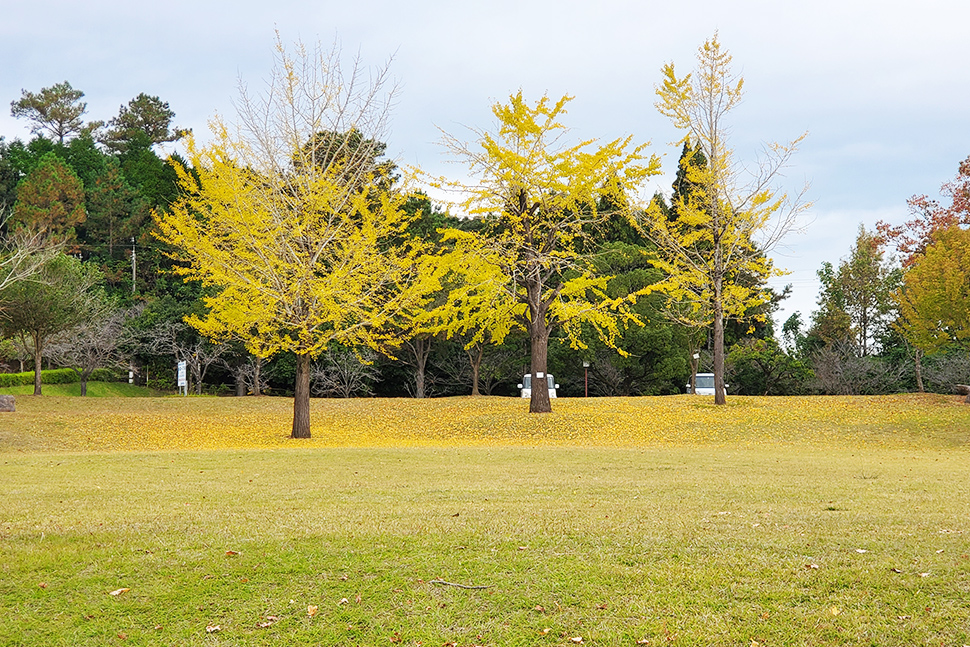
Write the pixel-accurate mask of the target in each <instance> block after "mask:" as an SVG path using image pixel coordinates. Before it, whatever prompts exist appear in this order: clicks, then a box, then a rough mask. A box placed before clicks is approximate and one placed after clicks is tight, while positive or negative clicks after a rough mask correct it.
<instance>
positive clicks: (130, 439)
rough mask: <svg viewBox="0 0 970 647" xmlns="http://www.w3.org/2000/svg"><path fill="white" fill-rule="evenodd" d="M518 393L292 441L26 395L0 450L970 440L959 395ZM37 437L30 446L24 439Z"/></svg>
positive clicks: (244, 410)
mask: <svg viewBox="0 0 970 647" xmlns="http://www.w3.org/2000/svg"><path fill="white" fill-rule="evenodd" d="M527 406H528V405H527V403H526V402H525V401H522V400H519V399H517V398H499V397H481V398H471V397H457V398H440V399H426V400H414V399H350V400H338V399H314V400H312V401H311V407H312V412H313V420H314V423H313V439H312V440H311V439H306V440H299V441H295V440H292V439H290V438H288V433H289V410H290V408H291V407H292V400H290V399H286V398H274V397H259V398H174V397H173V398H96V399H95V398H91V399H84V398H56V397H55V398H50V397H45V398H25V399H23V400H22V401H18V403H17V409H18V410H17V412H16V413H14V414H9V415H11V416H13V418H8V419H7V420H8V423H7V429H8V431H7V433H6V434H5V436H4V437H0V451H2V450H4V449H5V448H7V449H9V448H10V447H12V446H16V444H13V445H12V444H11V443H14V441H15V439H14V438H13V437H14V436H16V437H19V438H20V439H21V441H20V446H21V447H30V448H33V449H42V450H70V451H155V450H183V449H212V450H216V449H232V448H240V449H243V448H266V449H279V448H302V447H409V446H415V447H416V446H572V447H592V446H623V447H653V446H670V445H673V446H692V445H715V446H725V447H737V448H742V447H755V446H767V445H772V444H778V443H782V444H788V443H793V444H808V445H812V446H819V447H829V446H840V447H845V446H849V447H852V446H858V447H866V446H885V447H922V446H941V445H952V444H964V443H967V442H968V441H970V407H967V406H966V405H964V404H962V402H961V401H960V400H959V399H957V398H953V397H947V396H939V395H897V396H873V397H832V396H817V397H816V396H811V397H786V398H780V397H779V398H763V397H735V398H732V399H731V401H730V404H729V406H727V407H715V406H714V404H713V399H712V398H708V397H703V396H688V395H683V396H667V397H643V398H591V399H580V398H564V399H560V400H559V401H558V403H557V406H556V412H555V413H553V414H550V415H546V416H527V415H523V414H524V413H525V409H526V407H527ZM28 438H29V439H31V440H32V442H31V443H30V444H28V443H27V441H26V440H25V439H28Z"/></svg>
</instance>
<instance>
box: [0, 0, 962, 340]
mask: <svg viewBox="0 0 970 647" xmlns="http://www.w3.org/2000/svg"><path fill="white" fill-rule="evenodd" d="M2 5H3V6H2V7H0V9H2V10H0V60H2V61H3V68H2V72H0V135H2V136H4V137H5V138H6V139H7V140H12V139H15V138H18V137H19V138H21V139H26V138H27V137H28V136H29V133H28V131H27V129H26V127H25V124H24V123H22V122H20V121H17V120H15V119H13V118H12V117H11V116H10V113H9V108H8V107H7V106H9V103H10V102H11V101H14V100H16V99H18V98H19V97H20V96H21V91H22V90H23V89H27V90H30V91H37V90H40V89H41V88H42V87H47V86H50V85H52V84H54V83H58V82H61V81H65V80H67V81H69V82H70V83H71V84H72V85H73V86H74V87H75V88H77V89H80V90H82V91H83V92H84V93H85V95H86V96H85V100H86V101H87V103H88V115H87V117H88V118H89V119H102V120H107V119H110V118H111V117H112V116H114V115H115V114H117V112H118V108H119V107H120V106H121V105H122V104H125V103H127V102H128V101H129V100H130V99H132V98H133V97H135V96H136V95H137V94H138V93H140V92H145V93H147V94H151V95H157V96H159V97H161V98H162V99H163V100H165V101H168V102H169V104H170V106H171V108H172V109H173V110H174V111H175V112H176V119H175V123H176V124H177V125H179V126H182V127H189V128H192V129H193V130H194V131H195V133H196V135H197V137H199V138H200V139H203V138H204V137H205V136H206V134H207V132H208V131H207V127H206V122H207V120H208V118H209V117H211V116H212V115H213V114H215V113H216V112H219V113H220V114H223V115H225V116H227V117H230V118H231V117H232V116H233V114H234V111H233V107H232V99H233V98H234V97H235V96H237V83H238V81H239V80H240V79H242V80H243V81H245V82H247V83H249V84H250V86H256V85H258V84H259V83H260V81H261V80H262V79H264V78H266V76H267V75H268V73H269V71H270V69H271V67H272V63H273V59H272V47H273V40H274V29H278V30H279V32H280V34H281V37H282V39H283V41H284V42H285V43H288V42H292V41H294V40H297V39H302V40H303V41H305V42H307V43H313V42H315V41H322V42H324V43H325V44H329V43H331V42H332V41H333V40H334V39H335V38H337V39H339V41H340V42H341V43H342V47H343V49H344V50H345V51H348V52H351V53H353V52H357V51H359V52H360V55H361V56H362V58H363V60H364V62H365V63H367V64H371V65H375V66H376V65H381V64H383V63H385V62H386V61H387V60H388V59H389V58H391V57H393V62H392V63H391V70H392V73H393V75H394V76H395V77H396V78H397V79H398V80H399V81H400V83H401V91H400V94H399V96H398V102H397V106H396V108H395V110H394V113H393V122H392V127H391V131H390V135H389V136H388V137H387V140H388V145H389V152H390V153H391V154H392V155H393V156H395V157H396V158H397V160H398V161H399V162H401V163H405V164H417V165H420V166H422V167H423V168H425V169H426V170H428V171H430V172H432V173H440V174H456V173H460V169H457V168H455V167H454V166H451V165H447V164H446V160H447V158H446V157H445V155H444V154H443V152H442V149H441V147H440V146H439V145H438V140H439V132H438V127H441V128H443V129H445V130H447V131H448V132H451V133H453V134H461V132H462V128H463V127H464V126H475V127H487V126H490V125H491V124H492V121H493V120H492V117H491V114H490V112H489V107H490V106H491V104H492V103H494V102H495V101H500V100H504V99H506V98H507V97H508V96H509V94H511V93H513V92H515V91H517V90H518V89H520V88H521V89H522V90H523V92H524V93H525V95H526V96H527V97H529V98H531V99H536V98H538V97H540V96H541V95H542V94H543V93H548V94H549V95H550V96H554V97H558V96H561V95H562V94H566V93H568V94H571V95H573V96H575V100H574V101H573V102H572V104H571V108H570V113H569V115H568V116H567V122H568V123H569V124H570V125H571V126H573V128H574V131H575V135H576V136H577V137H582V138H590V137H596V138H600V139H610V138H614V137H618V136H622V135H626V134H633V135H634V136H635V138H636V139H637V140H638V141H650V142H651V143H652V150H653V151H654V152H656V153H657V154H660V155H663V162H664V167H665V170H666V171H668V172H670V173H672V172H673V169H675V167H676V162H677V157H678V154H679V149H675V148H674V147H672V146H670V143H671V142H673V141H675V140H677V139H679V134H678V133H677V132H676V131H675V130H673V128H672V127H671V126H670V124H669V122H668V121H667V120H666V119H665V118H664V117H662V116H660V115H659V114H658V113H657V112H656V110H655V109H654V107H653V104H654V100H655V99H654V86H655V84H656V83H658V82H659V80H660V69H661V66H662V65H663V64H664V63H667V62H673V63H674V64H675V65H676V66H677V68H678V71H679V72H681V73H683V72H687V71H689V70H690V69H692V68H693V66H694V62H695V59H694V55H695V52H696V50H697V47H698V46H699V45H700V44H701V43H702V42H703V41H704V40H705V39H706V38H709V37H710V36H711V35H712V34H713V33H714V32H715V30H716V31H718V33H719V35H720V40H721V43H722V45H723V46H724V47H726V48H727V49H728V50H730V52H731V53H732V54H733V56H734V64H735V66H736V69H737V70H738V71H740V72H741V73H742V74H743V75H744V77H745V91H746V94H745V100H744V103H743V104H742V105H741V106H740V107H739V108H737V109H736V110H735V112H734V113H733V116H732V143H733V145H734V149H735V152H736V154H737V155H738V157H739V158H740V159H741V160H742V161H746V162H754V161H755V160H756V158H757V154H758V151H759V149H760V146H761V144H762V143H764V142H769V141H788V140H790V139H793V138H795V137H797V136H798V135H800V134H801V133H803V132H806V131H807V132H808V139H807V140H806V141H805V143H804V145H803V146H802V148H801V150H800V152H799V153H798V154H797V155H796V156H795V158H794V161H793V164H792V165H791V166H790V168H788V169H787V172H786V177H785V178H783V180H782V182H781V184H780V188H782V189H785V190H788V191H789V192H797V191H798V190H799V189H800V188H801V187H802V185H803V184H804V183H805V182H806V181H808V182H810V183H811V189H810V193H809V197H810V199H811V200H813V201H814V203H815V204H814V207H813V208H812V209H811V211H810V212H809V214H808V216H807V217H806V219H805V221H804V225H805V231H804V232H803V233H801V234H793V235H791V236H790V237H789V238H788V239H786V245H785V247H784V248H782V249H778V250H776V252H775V254H774V258H775V261H776V264H777V265H779V266H781V267H785V268H787V269H789V270H791V274H790V275H789V276H787V277H785V278H783V279H780V280H778V281H776V282H775V283H776V284H778V285H779V286H780V285H783V284H785V283H791V284H792V285H793V286H794V296H793V297H792V298H791V299H790V300H789V301H788V302H786V304H785V306H784V309H783V311H782V312H781V313H780V315H779V317H778V319H779V325H780V322H781V321H784V319H785V318H787V316H788V315H789V314H790V313H791V312H793V311H801V312H802V315H803V319H804V320H806V321H807V319H808V316H809V314H810V312H811V311H812V310H813V309H814V306H815V298H816V296H817V292H818V285H817V282H816V280H815V271H816V270H817V269H818V267H819V266H820V264H821V263H822V262H823V261H826V260H827V261H831V262H833V263H834V262H837V261H838V260H839V259H840V258H841V257H843V256H845V255H846V254H847V253H848V250H849V248H850V246H851V245H852V243H853V241H854V239H855V235H856V233H857V230H858V227H859V224H860V223H863V224H865V225H866V226H867V227H868V228H872V226H873V225H874V223H875V222H876V221H877V220H879V219H886V220H889V221H892V222H900V221H902V220H904V219H905V218H906V199H907V198H908V197H910V196H911V195H914V194H920V193H926V194H930V195H933V196H935V195H937V193H938V189H939V186H940V184H942V183H943V182H944V181H946V180H948V179H950V178H952V177H953V176H954V175H955V173H956V169H957V165H958V163H959V162H960V160H962V159H964V158H966V157H967V156H968V155H970V127H968V122H970V119H968V117H970V66H968V65H967V63H966V54H967V47H968V40H967V25H970V3H968V2H966V1H965V0H922V1H921V2H919V3H916V2H912V1H911V0H910V1H908V2H902V1H899V0H880V1H878V2H877V1H873V0H815V1H814V2H810V3H809V2H798V3H795V2H785V1H784V0H695V1H690V0H682V1H680V2H676V1H671V0H667V1H665V2H649V3H648V2H642V1H633V0H630V1H624V0H599V1H598V2H596V3H593V2H588V1H586V2H574V1H570V0H558V1H556V0H495V1H490V2H472V1H467V2H462V1H459V0H412V2H407V3H405V2H390V1H384V0H372V1H368V0H359V1H357V2H348V1H347V0H342V1H339V2H338V1H334V0H318V1H317V2H306V1H296V0H275V1H272V2H266V1H265V0H263V1H259V2H254V1H251V0H234V1H225V0H218V1H207V0H172V1H170V2H166V3H154V2H152V3H148V2H141V1H139V0H126V1H121V0H86V1H85V2H77V1H76V0H62V1H57V0H37V1H33V2H15V1H14V0H3V1H2ZM670 179H671V178H670V177H669V176H666V177H663V178H658V179H657V182H656V188H658V189H661V190H662V191H664V192H665V193H667V194H669V191H670Z"/></svg>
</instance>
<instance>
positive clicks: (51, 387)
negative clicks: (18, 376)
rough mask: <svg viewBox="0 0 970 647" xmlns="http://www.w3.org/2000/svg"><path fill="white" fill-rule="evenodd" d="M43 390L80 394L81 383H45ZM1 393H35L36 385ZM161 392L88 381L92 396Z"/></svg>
mask: <svg viewBox="0 0 970 647" xmlns="http://www.w3.org/2000/svg"><path fill="white" fill-rule="evenodd" d="M41 390H42V391H43V393H44V395H45V396H54V397H58V396H80V395H81V384H80V382H75V383H74V384H43V385H41ZM0 393H4V394H9V395H15V396H20V395H33V393H34V386H33V385H32V384H30V385H21V386H7V387H4V388H2V389H0ZM160 395H161V392H160V391H158V390H156V389H149V388H145V387H143V386H135V385H133V384H128V383H126V382H88V395H87V397H91V398H133V397H134V398H143V397H158V396H160Z"/></svg>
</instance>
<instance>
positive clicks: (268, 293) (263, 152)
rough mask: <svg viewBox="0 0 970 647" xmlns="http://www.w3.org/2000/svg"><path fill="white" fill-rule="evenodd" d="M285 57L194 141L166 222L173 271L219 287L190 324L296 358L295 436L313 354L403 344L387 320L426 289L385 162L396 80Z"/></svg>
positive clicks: (163, 234) (304, 414) (317, 58)
mask: <svg viewBox="0 0 970 647" xmlns="http://www.w3.org/2000/svg"><path fill="white" fill-rule="evenodd" d="M277 53H278V55H277V63H278V64H277V67H276V69H275V71H274V73H273V76H272V77H271V79H270V80H269V82H268V83H267V85H266V89H265V90H264V91H263V93H262V94H260V95H259V96H257V97H255V98H254V97H251V96H249V94H248V93H247V92H246V91H245V90H243V91H242V92H241V101H240V102H239V103H238V108H239V121H238V123H237V124H236V128H235V129H233V130H230V128H229V127H228V126H227V125H225V124H224V123H223V122H222V121H221V120H220V119H215V120H214V121H213V126H212V131H213V135H214V138H213V141H212V142H211V143H210V144H208V145H207V146H204V147H203V146H198V145H197V144H196V143H195V142H194V141H193V140H191V139H190V140H189V142H188V158H189V161H190V164H191V169H187V168H181V169H179V184H180V188H181V194H180V197H179V199H178V200H177V201H176V202H175V203H174V204H173V205H172V206H171V208H170V209H168V210H166V211H164V212H159V213H156V215H155V218H156V223H157V225H158V230H159V234H158V235H159V238H161V240H163V241H165V242H166V243H168V244H169V245H171V249H172V250H173V251H172V252H171V254H172V257H173V258H174V259H175V260H176V261H177V269H176V271H177V272H178V273H180V274H181V275H183V276H184V277H185V278H186V279H193V280H197V281H201V282H202V284H203V285H204V286H206V288H207V289H208V294H209V296H207V297H206V298H205V305H206V306H207V312H206V313H205V314H204V315H203V316H200V317H190V318H189V319H188V322H189V323H190V324H191V325H192V326H194V327H195V328H196V329H198V330H199V331H200V332H201V333H202V334H203V335H205V336H206V337H209V338H210V339H214V340H221V339H238V340H242V341H243V342H245V344H246V347H247V348H248V350H249V351H250V352H251V353H252V354H253V355H255V356H257V357H259V358H266V357H269V356H271V355H274V354H276V353H280V352H292V353H294V354H295V355H296V382H295V386H294V394H295V397H294V406H293V429H292V436H293V437H294V438H308V437H309V436H310V411H309V397H310V362H311V359H312V358H314V357H316V356H317V355H319V354H320V353H321V352H322V351H324V350H325V349H326V348H327V346H328V345H329V344H331V343H334V342H339V343H341V344H345V345H348V346H369V347H372V348H375V349H382V348H386V347H387V346H389V345H393V343H394V339H393V333H392V332H391V331H390V330H389V329H388V328H387V327H386V326H387V324H388V323H389V322H390V321H391V320H393V319H394V317H395V316H397V314H398V313H399V312H401V311H403V310H406V309H408V308H409V307H411V305H412V301H413V300H414V299H416V298H418V297H417V295H419V294H420V293H422V291H423V290H422V288H421V287H420V282H421V281H420V277H419V274H420V273H419V272H418V271H417V263H416V259H417V256H418V253H419V249H418V247H417V245H416V244H414V243H411V242H409V239H408V237H407V236H406V235H405V227H406V225H407V222H408V217H407V216H406V215H405V212H404V210H403V209H402V202H403V199H404V196H403V195H402V194H401V192H400V191H398V190H395V188H394V187H393V181H392V178H391V177H390V176H389V171H390V168H389V165H388V164H386V163H382V162H380V161H379V160H380V157H381V155H382V153H383V150H384V145H383V144H382V143H380V142H379V141H378V139H377V136H378V135H379V134H380V132H381V130H382V127H383V125H384V121H385V116H386V108H387V105H388V101H389V96H388V92H387V88H386V74H385V73H384V72H383V71H381V72H380V73H378V74H377V75H376V76H368V75H367V74H366V73H365V71H364V70H362V69H360V68H359V67H358V66H357V65H356V64H355V65H354V67H353V69H352V70H351V71H350V72H349V73H347V74H344V73H343V72H342V70H341V65H340V56H339V52H336V51H330V52H327V51H321V50H320V49H319V48H318V49H316V50H314V51H313V52H312V53H308V52H307V50H306V49H305V48H303V47H302V46H299V47H298V52H297V54H296V55H294V56H291V55H290V54H288V53H287V51H286V49H285V48H284V47H283V46H282V45H280V44H279V43H277ZM365 78H367V80H366V81H365V80H364V79H365ZM365 133H367V134H366V135H365Z"/></svg>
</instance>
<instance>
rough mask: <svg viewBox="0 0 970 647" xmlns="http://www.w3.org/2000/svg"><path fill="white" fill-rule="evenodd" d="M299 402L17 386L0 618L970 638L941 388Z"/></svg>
mask: <svg viewBox="0 0 970 647" xmlns="http://www.w3.org/2000/svg"><path fill="white" fill-rule="evenodd" d="M291 404H292V402H291V401H289V400H284V399H278V400H277V399H271V398H239V399H233V398H174V397H173V398H117V399H112V398H101V399H81V398H48V397H47V396H42V397H41V398H28V397H22V398H18V400H17V406H18V411H17V412H15V413H14V414H4V417H0V487H2V488H3V496H2V497H0V608H3V609H4V610H5V612H6V613H5V619H4V622H2V623H0V645H7V644H9V645H21V644H34V645H125V644H138V645H412V646H417V645H425V646H429V645H436V646H449V645H451V646H461V647H470V646H472V645H488V646H506V645H521V646H525V645H550V646H560V645H609V646H620V645H629V646H634V645H742V646H744V647H752V646H756V645H757V646H761V645H799V646H802V645H804V646H808V645H833V646H834V645H867V646H871V645H941V644H942V645H947V646H949V645H956V646H957V647H959V646H960V645H964V644H970V515H968V514H967V511H968V510H970V451H968V450H970V446H968V433H970V407H967V406H966V405H963V404H962V403H961V402H960V401H959V399H956V398H943V397H935V396H899V397H892V398H778V399H759V398H751V399H743V398H735V399H732V400H731V405H730V406H728V407H724V408H717V409H715V408H714V407H713V406H711V404H710V402H709V401H707V400H704V399H702V398H690V397H687V396H683V397H672V398H643V399H629V400H627V399H614V400H588V401H582V400H568V401H567V400H561V401H559V402H556V403H554V406H555V407H556V412H555V413H553V414H552V415H550V416H529V415H527V414H526V412H525V411H526V408H527V406H528V405H527V403H523V402H519V401H517V400H513V399H498V398H495V399H492V398H482V399H471V398H454V399H446V400H430V401H423V402H418V401H409V400H408V401H405V400H354V401H314V403H313V420H314V424H313V433H314V436H315V438H313V439H311V440H310V441H291V440H288V439H287V438H286V437H285V435H286V432H287V429H288V426H289V423H290V419H289V416H290V414H291V411H290V406H291ZM115 450H126V451H115ZM466 587H473V588H466ZM479 587H480V588H479Z"/></svg>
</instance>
